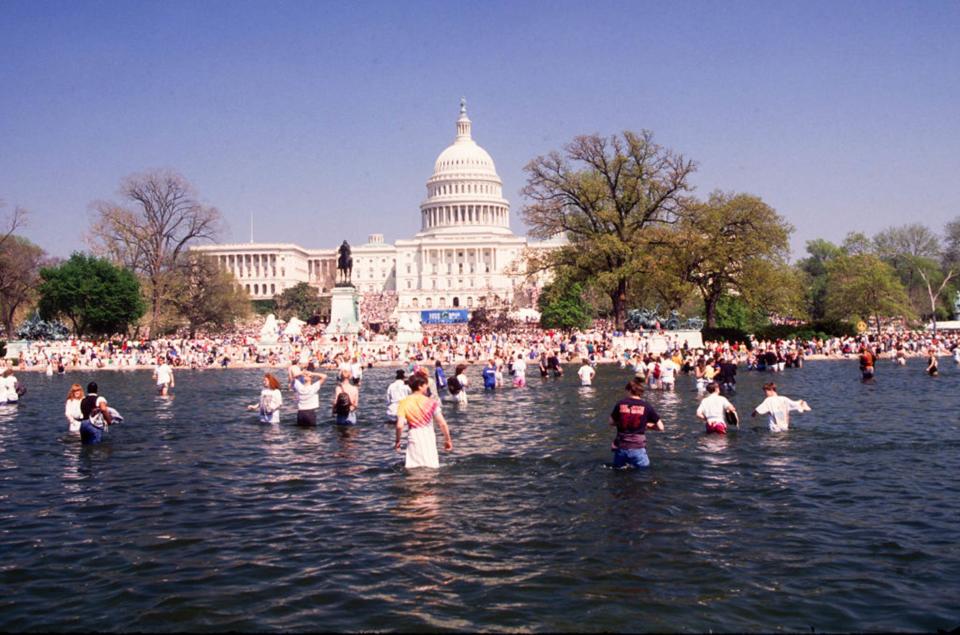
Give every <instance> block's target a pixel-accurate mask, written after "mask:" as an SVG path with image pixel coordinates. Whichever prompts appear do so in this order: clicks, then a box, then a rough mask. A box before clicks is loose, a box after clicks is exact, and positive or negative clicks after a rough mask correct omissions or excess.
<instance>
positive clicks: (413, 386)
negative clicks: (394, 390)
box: [407, 373, 430, 392]
mask: <svg viewBox="0 0 960 635" xmlns="http://www.w3.org/2000/svg"><path fill="white" fill-rule="evenodd" d="M429 383H430V380H428V379H427V377H426V376H425V375H421V374H420V373H414V374H413V375H411V377H410V379H408V380H407V385H408V386H410V390H412V391H413V392H417V391H418V390H420V388H422V387H423V386H426V385H427V384H429Z"/></svg>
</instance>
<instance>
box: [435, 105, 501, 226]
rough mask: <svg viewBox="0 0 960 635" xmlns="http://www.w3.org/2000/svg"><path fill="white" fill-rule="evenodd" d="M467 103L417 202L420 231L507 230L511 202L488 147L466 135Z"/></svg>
mask: <svg viewBox="0 0 960 635" xmlns="http://www.w3.org/2000/svg"><path fill="white" fill-rule="evenodd" d="M470 126H471V122H470V118H469V117H467V106H466V102H465V101H463V100H461V102H460V117H459V119H457V137H456V139H455V140H454V142H453V144H451V145H450V146H448V147H447V148H446V149H445V150H444V151H443V152H441V153H440V156H438V157H437V160H436V163H434V166H433V175H432V176H431V177H430V178H429V179H428V180H427V199H426V200H425V201H424V202H423V203H422V204H421V205H420V214H421V233H427V234H476V233H491V232H492V233H496V234H509V233H511V232H510V203H509V202H508V201H507V200H506V199H504V198H503V183H502V182H501V181H500V177H499V176H497V168H496V166H495V165H494V164H493V159H492V158H491V157H490V155H489V154H487V151H486V150H484V149H483V148H481V147H480V146H479V145H477V142H476V141H474V140H473V138H472V137H471V136H470Z"/></svg>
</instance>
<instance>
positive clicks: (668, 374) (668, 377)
mask: <svg viewBox="0 0 960 635" xmlns="http://www.w3.org/2000/svg"><path fill="white" fill-rule="evenodd" d="M676 372H677V365H676V364H675V363H674V361H673V360H672V359H670V358H669V357H668V358H667V359H665V360H663V361H662V362H660V381H662V382H663V383H665V384H672V383H673V382H674V379H675V377H674V375H675V374H676Z"/></svg>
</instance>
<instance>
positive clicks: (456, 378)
mask: <svg viewBox="0 0 960 635" xmlns="http://www.w3.org/2000/svg"><path fill="white" fill-rule="evenodd" d="M466 372H467V365H466V364H458V365H457V369H456V370H455V371H454V374H453V377H451V378H450V379H449V380H448V381H447V390H449V391H450V394H451V395H452V396H453V397H454V398H456V400H457V402H458V403H461V404H466V403H467V385H468V384H469V382H468V381H467V376H466V375H465V374H464V373H466Z"/></svg>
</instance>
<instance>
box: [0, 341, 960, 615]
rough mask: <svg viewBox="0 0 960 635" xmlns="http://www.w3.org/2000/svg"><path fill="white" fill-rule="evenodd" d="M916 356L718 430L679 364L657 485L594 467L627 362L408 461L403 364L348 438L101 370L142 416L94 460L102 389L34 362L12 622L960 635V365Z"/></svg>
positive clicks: (10, 578) (374, 375)
mask: <svg viewBox="0 0 960 635" xmlns="http://www.w3.org/2000/svg"><path fill="white" fill-rule="evenodd" d="M922 368H923V367H922V365H921V362H920V361H919V360H914V361H911V363H910V365H909V366H908V367H906V368H897V367H894V366H893V365H887V364H881V366H880V367H879V369H878V378H877V381H876V383H875V384H872V385H865V384H862V383H860V382H859V381H858V372H857V367H856V363H855V362H852V361H850V362H821V363H816V362H814V363H808V364H807V366H806V367H805V368H804V369H802V370H788V371H786V372H784V373H782V374H780V375H776V376H774V375H771V374H762V375H761V374H756V373H746V372H743V373H742V375H741V381H740V384H739V388H740V390H739V392H738V394H737V395H736V396H735V397H734V398H733V401H734V403H735V404H736V405H737V407H738V409H739V410H740V411H741V413H748V412H749V411H750V410H752V408H753V407H754V406H755V405H756V404H758V403H759V402H760V401H761V400H762V397H763V395H762V392H761V390H760V388H759V387H760V384H761V383H762V382H763V381H766V380H769V379H771V378H773V379H775V380H776V381H778V383H779V384H780V386H781V393H782V394H786V395H788V396H791V397H794V398H805V399H806V400H807V401H808V402H809V403H810V405H811V406H812V407H813V412H810V413H806V414H804V415H802V416H794V418H793V419H792V425H793V428H794V429H792V430H791V431H790V432H788V433H786V434H779V435H774V434H770V433H767V432H765V431H762V430H759V429H755V427H757V428H759V426H760V425H761V421H760V419H756V420H751V419H750V418H749V417H745V418H744V426H743V428H742V429H741V430H740V431H739V432H733V433H732V434H730V435H729V436H727V437H726V438H722V437H719V438H718V437H706V436H705V435H703V434H702V431H701V430H702V428H701V425H700V424H699V423H698V422H697V420H696V419H695V417H694V411H695V409H696V404H697V399H696V393H695V392H694V391H693V390H692V389H693V381H692V379H691V378H686V377H681V378H680V380H679V381H678V386H677V390H676V392H675V393H657V392H653V393H651V394H650V399H651V401H653V402H654V403H655V404H656V405H657V407H658V409H659V410H660V411H661V413H662V414H663V415H664V419H665V422H666V425H667V430H666V431H665V432H664V433H659V434H650V435H649V446H650V447H649V454H650V457H651V460H652V463H653V465H652V468H651V469H650V470H649V471H646V472H619V471H613V470H608V469H605V468H604V467H603V463H604V462H605V461H608V460H609V458H610V452H609V445H610V439H611V437H612V435H611V432H610V429H609V428H608V427H607V425H606V418H607V414H608V412H609V410H610V408H611V407H612V404H613V403H614V402H615V401H616V400H617V399H618V398H619V397H620V395H621V390H622V385H623V383H624V381H625V380H626V379H627V378H629V373H627V372H626V371H621V370H618V369H615V368H612V367H605V368H601V369H600V370H599V373H598V377H597V382H596V384H597V385H596V386H595V387H591V388H580V387H578V386H576V382H575V379H576V378H575V376H573V375H574V373H573V372H568V373H567V376H566V377H564V378H563V379H562V380H560V381H554V380H548V381H545V382H543V383H541V381H540V379H539V378H534V377H533V376H531V378H530V379H531V382H530V385H529V386H528V387H527V388H525V389H519V390H515V389H513V388H505V389H503V390H501V391H499V392H498V393H496V394H493V395H484V394H482V393H481V392H479V391H477V390H476V389H475V388H474V389H472V390H471V391H470V393H471V401H470V403H469V405H468V406H467V407H466V408H464V409H458V408H457V407H456V406H454V405H453V404H447V405H445V407H444V411H445V413H446V414H447V416H448V420H449V421H450V423H451V427H452V430H453V435H454V443H455V451H454V452H453V453H451V454H447V455H442V457H441V460H442V461H443V462H444V465H443V467H442V468H441V469H440V470H438V471H433V472H431V471H415V472H412V473H407V472H406V471H405V470H404V469H403V468H402V466H401V459H402V456H401V455H399V454H397V453H395V452H394V451H393V449H392V438H393V430H392V428H391V427H389V426H386V425H383V424H382V423H381V419H382V418H381V415H382V413H383V409H384V405H383V397H382V396H383V394H384V391H385V388H386V385H387V383H388V382H389V381H391V380H392V377H393V371H392V370H387V369H381V370H374V371H368V372H367V374H366V375H365V379H364V382H365V383H364V388H363V394H362V397H361V407H362V414H361V425H359V426H357V427H356V428H354V429H350V430H345V431H344V430H338V429H336V428H335V427H334V426H328V425H322V426H320V427H318V428H316V429H300V428H297V427H295V426H294V425H293V420H294V410H293V407H292V406H291V404H290V403H288V404H287V405H286V406H285V408H284V410H285V413H284V422H283V423H282V424H281V425H279V426H263V425H260V424H258V423H257V422H256V420H255V418H254V417H253V416H251V414H250V413H247V412H245V411H244V405H245V404H247V403H253V402H254V401H256V398H257V395H258V393H259V381H260V376H261V374H260V373H259V372H258V371H252V370H251V371H240V370H236V371H178V372H177V387H176V389H175V390H174V396H173V397H172V398H169V399H164V398H160V397H157V396H154V392H153V388H152V381H151V378H150V374H149V373H148V372H105V373H96V374H95V375H96V377H95V379H96V380H97V381H99V383H100V386H101V393H102V394H104V395H105V396H107V397H108V399H110V402H111V405H114V406H116V407H117V408H118V409H119V410H120V411H121V412H122V413H123V414H124V415H125V416H126V421H125V422H124V423H123V424H120V425H118V426H115V427H114V428H113V429H112V430H111V432H110V440H109V442H108V443H106V444H104V445H103V446H99V447H81V445H80V443H79V440H78V439H77V438H76V437H75V436H73V435H70V434H68V433H66V432H65V428H66V425H65V421H64V418H63V414H62V413H63V401H64V399H65V395H66V392H67V387H68V385H69V384H70V383H71V382H73V381H77V382H79V383H82V384H84V385H85V384H86V382H87V381H89V380H90V379H91V378H93V375H94V374H92V373H91V374H88V375H83V376H81V375H79V374H75V375H67V376H66V377H45V376H43V375H37V374H22V375H21V376H20V379H21V382H23V383H26V385H27V386H28V389H29V392H28V394H27V395H26V397H25V399H24V401H23V403H22V404H21V405H19V406H16V407H12V408H8V409H7V410H5V411H0V553H2V554H3V556H2V559H0V582H2V588H3V590H4V593H3V594H2V595H0V630H5V631H6V630H27V629H30V630H37V629H53V630H79V629H96V630H138V629H139V630H202V631H209V630H258V629H289V630H307V629H311V630H317V629H325V630H411V629H416V630H437V629H471V630H475V629H497V630H591V631H600V630H618V631H624V630H629V631H648V630H656V631H664V630H669V631H678V630H682V631H704V630H709V629H712V630H715V631H733V630H752V631H756V630H774V629H786V630H794V631H798V630H809V629H811V628H814V629H817V630H843V631H846V630H934V629H949V628H953V627H956V626H958V625H960V609H958V606H960V602H958V600H957V598H958V597H960V546H958V545H960V529H958V521H960V514H958V511H957V510H958V509H960V483H958V474H960V431H958V428H960V414H958V413H960V391H958V390H957V387H958V383H960V371H958V370H957V369H956V368H955V367H954V366H953V365H952V363H950V365H949V366H948V364H946V363H944V364H943V368H942V374H941V376H940V377H939V378H929V377H927V376H925V375H924V374H923V372H922ZM568 370H570V371H573V370H575V369H574V368H570V369H568ZM473 371H474V375H475V377H474V385H478V384H479V383H480V382H479V375H478V372H477V369H473ZM322 395H323V396H324V398H325V402H326V401H327V400H329V398H330V395H331V389H330V388H328V387H325V388H324V390H323V392H322ZM284 398H285V400H287V401H288V402H290V401H291V399H290V395H289V393H288V392H285V395H284Z"/></svg>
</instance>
